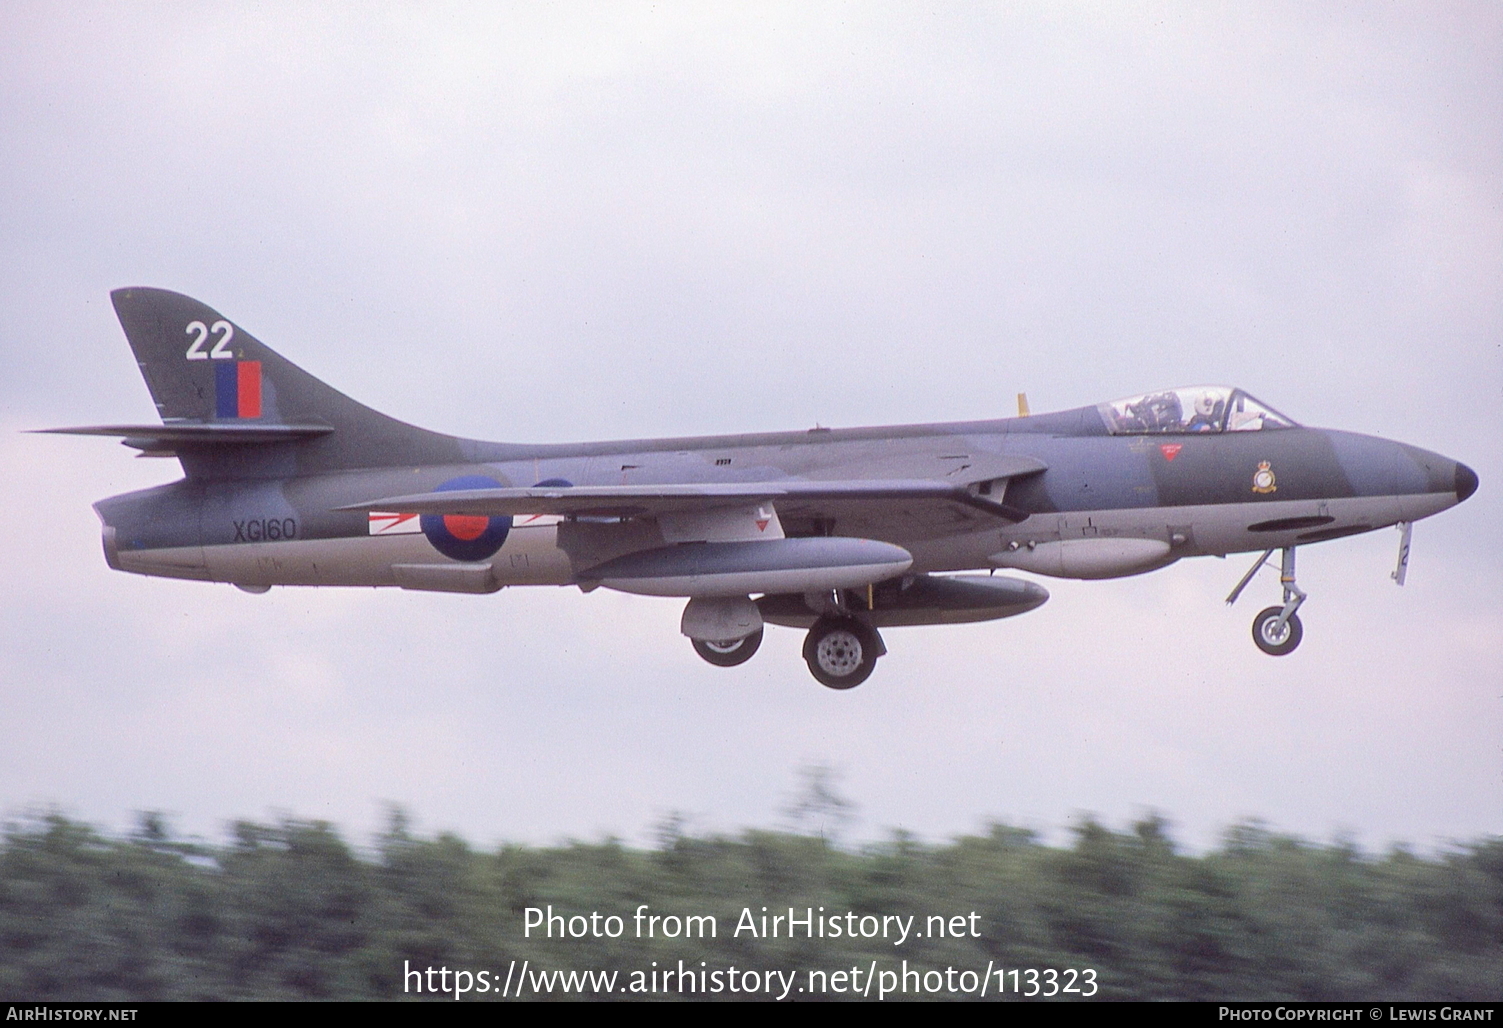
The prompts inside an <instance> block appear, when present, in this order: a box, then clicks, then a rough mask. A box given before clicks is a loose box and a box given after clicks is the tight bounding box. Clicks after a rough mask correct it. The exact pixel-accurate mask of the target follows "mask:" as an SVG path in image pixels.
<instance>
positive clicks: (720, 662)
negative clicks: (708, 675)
mask: <svg viewBox="0 0 1503 1028" xmlns="http://www.w3.org/2000/svg"><path fill="white" fill-rule="evenodd" d="M689 641H690V642H691V643H693V644H694V652H695V653H697V654H699V655H700V656H701V657H703V658H704V659H705V660H707V661H709V662H710V663H711V664H714V665H715V666H716V667H735V666H736V665H737V664H745V663H746V662H747V661H748V660H751V659H752V655H753V654H755V653H756V652H757V647H759V646H761V645H762V629H760V628H759V629H757V630H756V631H755V632H753V633H752V634H751V635H748V636H743V637H742V638H740V639H731V640H728V641H726V642H716V641H715V640H713V639H690V640H689Z"/></svg>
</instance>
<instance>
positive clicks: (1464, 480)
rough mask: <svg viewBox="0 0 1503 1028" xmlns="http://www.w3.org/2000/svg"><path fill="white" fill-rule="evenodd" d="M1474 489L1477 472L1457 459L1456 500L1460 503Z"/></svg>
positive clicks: (1475, 489)
mask: <svg viewBox="0 0 1503 1028" xmlns="http://www.w3.org/2000/svg"><path fill="white" fill-rule="evenodd" d="M1476 491H1477V472H1475V471H1473V470H1472V469H1471V468H1469V467H1467V466H1466V465H1465V464H1462V463H1461V462H1460V461H1458V462H1457V463H1456V502H1457V503H1460V502H1461V501H1462V500H1464V499H1466V498H1467V497H1468V496H1470V495H1472V494H1473V493H1475V492H1476Z"/></svg>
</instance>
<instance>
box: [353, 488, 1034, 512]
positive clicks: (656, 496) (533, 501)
mask: <svg viewBox="0 0 1503 1028" xmlns="http://www.w3.org/2000/svg"><path fill="white" fill-rule="evenodd" d="M785 499H786V500H799V501H820V500H839V501H866V500H941V501H946V500H947V501H950V502H953V503H959V504H962V505H964V506H967V507H974V508H977V509H979V510H983V511H986V512H987V513H989V514H992V515H994V516H996V517H999V518H1002V519H1004V520H1006V521H1014V522H1016V521H1022V520H1023V519H1024V518H1026V517H1028V514H1027V512H1026V511H1021V510H1018V509H1017V508H1014V507H1010V506H1008V505H1007V504H1005V503H999V502H997V501H996V500H994V499H992V498H990V497H988V496H982V495H979V494H978V493H975V492H972V491H971V490H969V489H967V488H966V487H964V486H959V485H956V484H955V483H953V482H937V481H933V480H930V479H916V480H901V479H897V480H886V479H878V480H874V481H873V480H863V481H849V482H807V481H796V482H717V483H702V484H694V485H677V484H674V485H643V486H636V485H596V486H567V487H564V486H559V487H552V486H545V487H537V486H534V487H531V488H497V489H455V490H451V491H448V492H432V493H414V494H411V495H407V496H386V497H382V498H381V499H377V500H370V501H368V502H365V503H354V504H350V505H349V506H345V507H338V508H336V509H337V510H355V511H401V512H403V513H407V514H469V515H475V516H485V517H499V516H503V515H508V514H510V515H518V514H562V515H572V516H583V517H643V516H647V517H651V516H653V515H657V514H662V513H667V512H671V511H683V510H696V509H704V508H709V507H716V506H724V505H725V504H727V503H728V502H738V501H764V500H766V501H773V502H777V501H779V500H785Z"/></svg>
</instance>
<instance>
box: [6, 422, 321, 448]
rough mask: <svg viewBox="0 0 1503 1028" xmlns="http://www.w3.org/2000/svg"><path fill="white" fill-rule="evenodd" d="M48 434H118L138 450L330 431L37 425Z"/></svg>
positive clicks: (294, 438) (280, 439)
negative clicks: (58, 426) (48, 426)
mask: <svg viewBox="0 0 1503 1028" xmlns="http://www.w3.org/2000/svg"><path fill="white" fill-rule="evenodd" d="M36 431H37V432H39V433H42V434H51V435H103V436H120V437H122V438H123V439H124V441H125V444H126V445H127V446H134V447H135V448H136V449H138V450H159V449H172V448H173V447H177V446H254V445H261V444H265V443H295V442H300V441H302V440H304V439H317V438H318V437H319V436H324V435H328V434H329V433H330V432H332V431H334V429H333V428H331V427H329V426H328V425H262V424H254V425H227V424H191V425H190V424H175V425H88V426H84V427H81V428H41V429H37V430H36Z"/></svg>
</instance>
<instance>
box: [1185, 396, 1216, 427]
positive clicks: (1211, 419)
mask: <svg viewBox="0 0 1503 1028" xmlns="http://www.w3.org/2000/svg"><path fill="white" fill-rule="evenodd" d="M1225 410H1226V401H1225V400H1223V399H1221V398H1220V397H1218V396H1217V395H1216V394H1215V393H1201V394H1200V395H1199V396H1198V397H1196V398H1195V416H1194V417H1192V418H1191V419H1190V420H1189V421H1188V422H1186V423H1185V431H1187V432H1216V431H1219V430H1220V429H1221V415H1222V413H1223V412H1224V411H1225Z"/></svg>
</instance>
